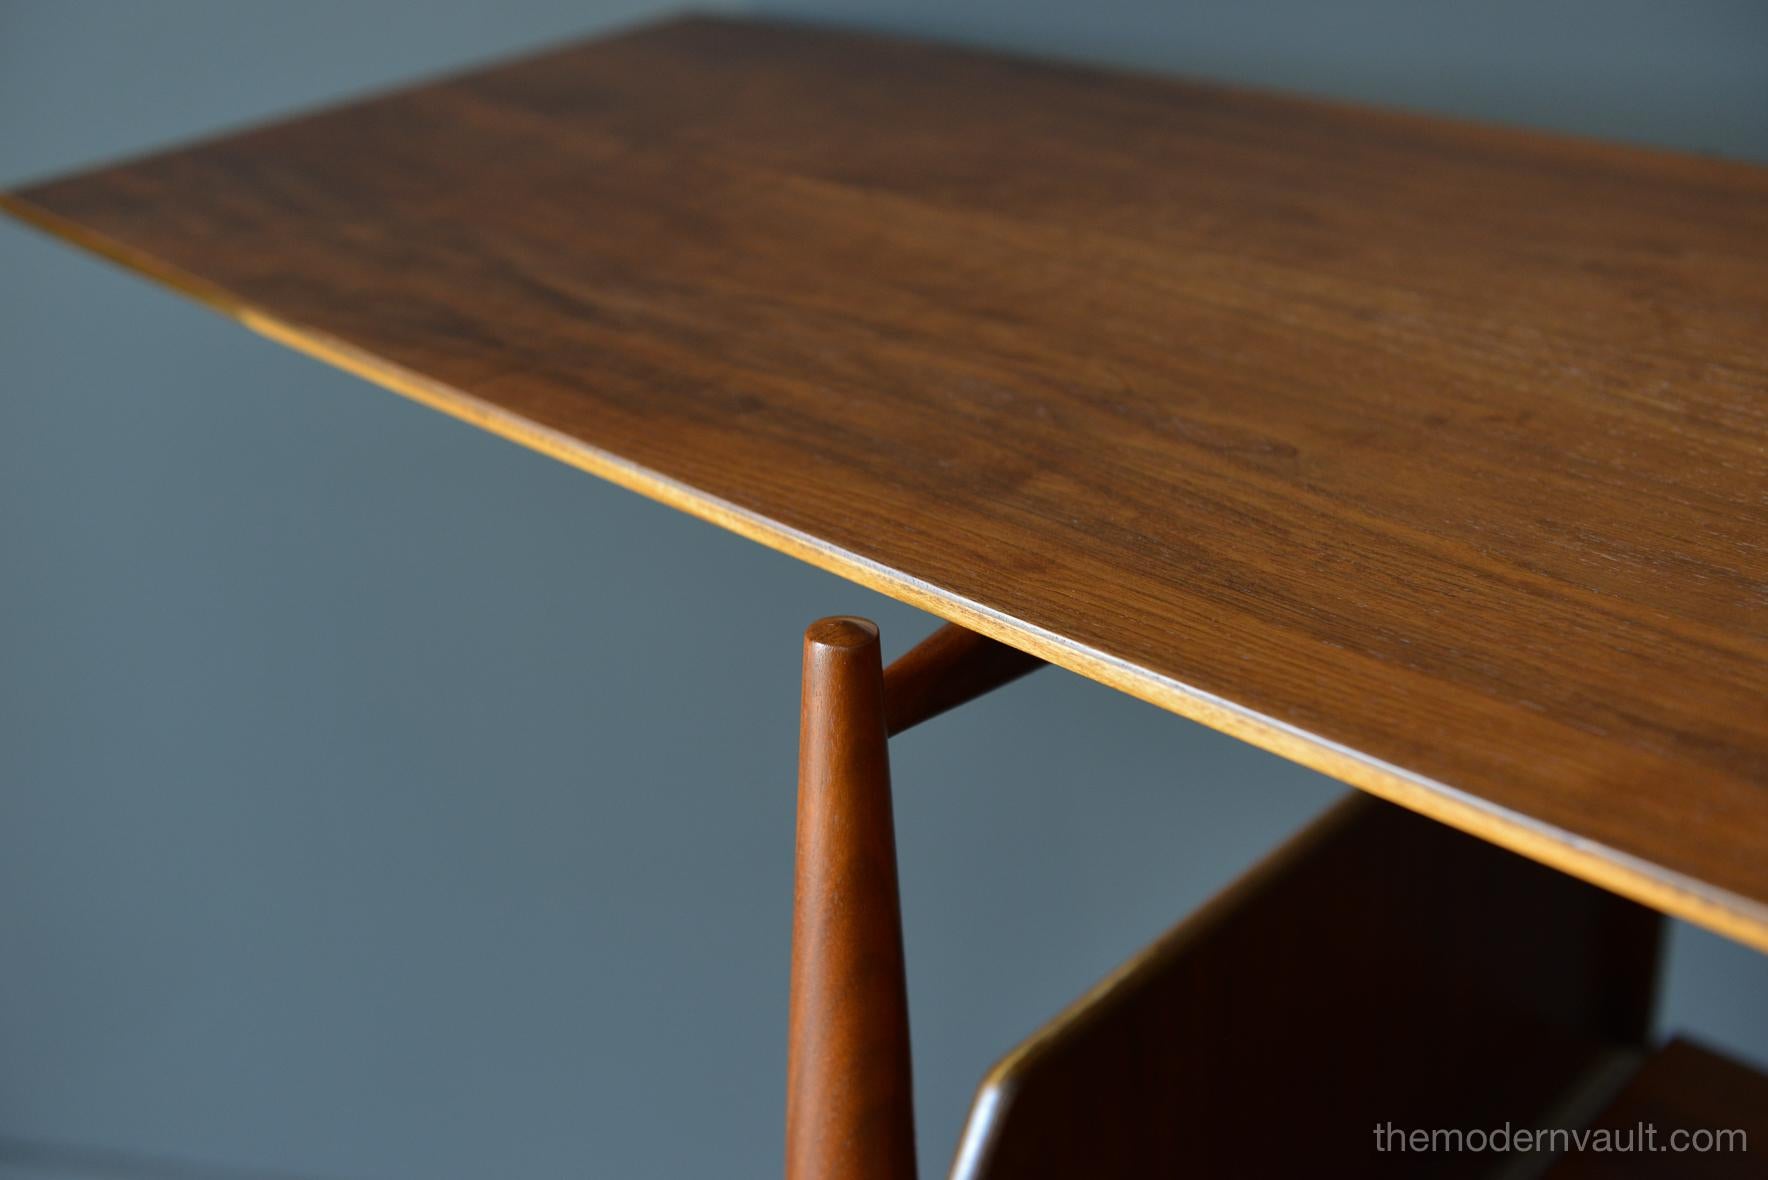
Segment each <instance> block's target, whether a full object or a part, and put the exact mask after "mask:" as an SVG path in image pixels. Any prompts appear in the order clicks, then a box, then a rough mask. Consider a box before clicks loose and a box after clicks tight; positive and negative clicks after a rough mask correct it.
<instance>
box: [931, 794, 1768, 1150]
mask: <svg viewBox="0 0 1768 1180" xmlns="http://www.w3.org/2000/svg"><path fill="white" fill-rule="evenodd" d="M1660 927H1661V919H1660V918H1659V916H1658V915H1657V914H1655V913H1653V912H1651V911H1649V910H1646V909H1644V908H1642V907H1640V906H1638V905H1635V904H1634V903H1632V902H1630V901H1626V900H1624V899H1622V898H1619V897H1616V896H1614V895H1612V894H1609V893H1606V892H1603V891H1602V890H1599V889H1596V888H1594V887H1592V886H1589V885H1586V884H1584V883H1583V882H1580V881H1577V880H1574V879H1572V878H1570V877H1566V876H1564V875H1562V874H1560V873H1557V872H1555V871H1553V870H1551V869H1547V868H1544V867H1542V866H1540V865H1536V864H1534V863H1532V862H1529V861H1525V860H1523V859H1521V858H1520V857H1517V856H1515V855H1513V854H1511V853H1509V852H1505V851H1503V850H1500V849H1497V848H1494V847H1492V846H1490V845H1487V844H1484V843H1482V842H1480V841H1478V840H1475V839H1473V838H1472V837H1469V836H1466V835H1463V834H1461V833H1459V832H1455V831H1452V830H1450V829H1448V828H1445V827H1443V826H1441V825H1439V824H1436V823H1434V822H1432V821H1429V820H1425V819H1421V818H1420V817H1418V816H1415V815H1412V814H1411V813H1408V812H1405V811H1402V810H1400V809H1398V808H1396V807H1393V806H1391V805H1389V804H1386V803H1381V802H1378V801H1376V800H1373V799H1368V798H1364V797H1357V798H1352V799H1347V800H1346V801H1345V802H1344V803H1343V804H1341V805H1340V806H1338V807H1337V808H1335V809H1334V810H1333V811H1331V812H1330V813H1328V814H1327V815H1326V816H1324V817H1323V818H1321V819H1320V820H1318V821H1317V822H1316V823H1314V824H1313V825H1312V826H1310V827H1309V828H1308V829H1306V830H1305V831H1304V832H1303V833H1302V834H1301V835H1299V836H1297V837H1296V838H1295V839H1293V840H1291V841H1290V842H1289V843H1287V844H1286V845H1285V846H1284V847H1282V848H1281V849H1280V850H1279V851H1277V852H1276V853H1274V854H1273V855H1272V856H1271V857H1269V858H1268V859H1267V860H1266V861H1265V862H1264V863H1263V864H1261V865H1260V866H1258V867H1257V868H1256V869H1254V870H1253V871H1252V872H1251V873H1249V874H1248V875H1247V876H1246V877H1245V878H1243V879H1242V880H1240V881H1239V882H1238V883H1236V884H1235V885H1234V886H1232V887H1231V888H1229V889H1228V890H1227V891H1225V892H1224V893H1223V894H1221V895H1220V896H1219V897H1217V898H1216V899H1215V900H1213V901H1212V902H1210V903H1209V904H1208V905H1206V906H1205V907H1204V908H1203V909H1202V910H1201V911H1199V912H1198V913H1197V914H1195V915H1194V916H1192V917H1191V918H1189V919H1187V920H1186V921H1184V922H1182V923H1181V924H1180V925H1179V926H1177V927H1176V928H1174V929H1173V930H1172V931H1171V932H1169V933H1168V934H1167V935H1166V936H1164V937H1163V938H1161V939H1160V940H1159V941H1158V942H1156V943H1155V944H1154V945H1153V946H1152V947H1150V948H1149V949H1148V950H1147V951H1145V952H1144V953H1143V954H1142V955H1140V956H1138V957H1137V958H1136V959H1134V960H1132V961H1131V962H1130V963H1128V964H1126V965H1125V966H1124V967H1123V968H1122V969H1120V970H1119V971H1118V972H1117V973H1115V974H1114V975H1112V976H1111V977H1110V978H1108V979H1107V980H1105V981H1104V982H1103V983H1101V984H1100V985H1099V986H1098V987H1097V988H1096V989H1094V991H1093V992H1091V993H1090V994H1088V995H1087V996H1085V997H1083V998H1082V999H1081V1000H1080V1001H1079V1002H1078V1003H1076V1004H1075V1005H1073V1006H1072V1007H1071V1008H1070V1009H1069V1010H1068V1011H1066V1012H1065V1013H1063V1014H1062V1015H1061V1016H1059V1017H1058V1018H1057V1019H1056V1020H1055V1021H1053V1022H1052V1023H1051V1024H1050V1025H1048V1026H1047V1027H1046V1028H1044V1029H1043V1030H1042V1031H1040V1032H1039V1033H1038V1034H1037V1035H1035V1036H1034V1037H1032V1038H1031V1039H1030V1040H1029V1041H1027V1042H1026V1043H1025V1044H1024V1045H1022V1046H1021V1047H1020V1048H1018V1049H1016V1050H1015V1051H1014V1052H1013V1053H1011V1054H1009V1055H1008V1057H1007V1058H1006V1059H1005V1060H1003V1061H1002V1062H1001V1063H1000V1064H999V1065H998V1066H997V1067H996V1068H995V1070H994V1071H993V1072H992V1073H991V1074H990V1075H989V1077H988V1078H987V1079H986V1080H985V1082H984V1083H983V1085H982V1087H981V1089H980V1091H979V1093H978V1095H977V1099H976V1102H975V1105H974V1107H973V1109H972V1112H971V1116H970V1121H969V1125H968V1127H967V1130H966V1133H965V1137H964V1140H963V1143H962V1145H961V1147H960V1150H959V1153H958V1158H957V1160H956V1163H955V1164H954V1167H953V1175H954V1177H960V1178H963V1180H972V1178H979V1177H991V1178H992V1177H1045V1176H1048V1177H1057V1176H1078V1175H1085V1176H1091V1177H1116V1176H1124V1177H1129V1176H1199V1177H1217V1176H1238V1175H1253V1176H1263V1175H1271V1176H1326V1175H1331V1176H1339V1175H1346V1176H1350V1175H1354V1176H1407V1177H1414V1176H1440V1177H1475V1176H1478V1177H1485V1176H1505V1177H1517V1176H1541V1175H1546V1174H1550V1175H1552V1176H1554V1177H1596V1176H1617V1177H1633V1176H1675V1177H1694V1176H1728V1177H1729V1176H1758V1177H1759V1176H1762V1175H1764V1174H1768V1169H1765V1168H1764V1166H1763V1164H1762V1158H1763V1157H1762V1154H1761V1153H1762V1152H1765V1151H1768V1128H1765V1127H1764V1123H1765V1122H1768V1079H1764V1078H1763V1077H1761V1076H1760V1075H1758V1074H1756V1073H1754V1072H1753V1071H1751V1070H1749V1069H1748V1068H1747V1067H1745V1066H1741V1065H1739V1064H1737V1063H1735V1062H1731V1061H1728V1060H1726V1059H1724V1058H1722V1057H1719V1056H1717V1055H1715V1054H1712V1053H1710V1052H1707V1051H1705V1050H1701V1049H1698V1048H1695V1047H1693V1046H1690V1045H1688V1044H1686V1043H1684V1042H1673V1043H1672V1044H1671V1045H1670V1046H1669V1047H1667V1048H1665V1049H1663V1050H1662V1051H1660V1052H1658V1053H1656V1054H1652V1053H1651V1052H1650V1051H1649V1049H1648V1046H1647V1043H1646V1042H1647V1037H1648V1035H1649V1028H1650V1017H1651V1008H1652V1002H1653V998H1654V993H1655V979H1656V974H1657V961H1658V944H1659V936H1660ZM1617 1094H1618V1097H1617ZM1641 1122H1643V1123H1645V1124H1646V1125H1647V1126H1652V1127H1655V1129H1656V1130H1655V1144H1656V1146H1657V1148H1658V1150H1656V1151H1651V1150H1647V1149H1646V1148H1647V1146H1649V1144H1650V1141H1647V1140H1645V1139H1643V1138H1642V1137H1641V1134H1640V1132H1639V1130H1638V1128H1637V1126H1636V1125H1637V1124H1639V1123H1641ZM1598 1129H1606V1130H1608V1131H1609V1132H1610V1134H1609V1135H1608V1136H1607V1137H1595V1138H1592V1137H1591V1136H1590V1135H1588V1134H1586V1135H1585V1136H1584V1137H1583V1138H1575V1137H1574V1132H1579V1131H1583V1132H1590V1131H1594V1130H1598ZM1628 1129H1632V1130H1633V1132H1634V1138H1633V1139H1632V1140H1629V1139H1627V1138H1626V1136H1625V1134H1624V1132H1625V1131H1626V1130H1628ZM1543 1131H1545V1132H1548V1133H1549V1134H1548V1136H1547V1137H1546V1138H1537V1136H1538V1135H1539V1133H1540V1132H1543ZM1678 1131H1680V1132H1683V1133H1684V1134H1686V1133H1689V1132H1697V1131H1698V1132H1705V1133H1709V1138H1708V1139H1706V1140H1694V1141H1690V1140H1688V1139H1686V1138H1679V1139H1676V1140H1675V1142H1674V1143H1673V1142H1672V1138H1673V1136H1675V1135H1676V1133H1677V1132H1678ZM1494 1132H1499V1133H1501V1135H1494ZM1731 1132H1741V1133H1742V1134H1743V1135H1744V1136H1746V1137H1747V1138H1746V1139H1745V1140H1743V1141H1741V1142H1740V1141H1739V1140H1737V1139H1731V1140H1728V1141H1727V1142H1726V1143H1724V1144H1721V1143H1720V1142H1718V1141H1716V1140H1715V1139H1713V1138H1712V1137H1711V1135H1712V1134H1716V1133H1731ZM1519 1133H1521V1135H1522V1136H1526V1138H1523V1139H1522V1140H1521V1141H1520V1142H1519ZM1617 1133H1621V1134H1620V1137H1619V1138H1616V1137H1615V1136H1616V1134H1617ZM1745 1144H1747V1148H1745V1147H1744V1145H1745ZM1598 1145H1606V1146H1608V1147H1609V1148H1611V1150H1607V1151H1598V1150H1595V1147H1596V1146H1598ZM1629 1145H1631V1147H1632V1150H1625V1151H1622V1150H1612V1149H1613V1148H1616V1147H1627V1146H1629ZM1702 1145H1705V1146H1708V1147H1711V1148H1713V1150H1707V1151H1698V1152H1697V1151H1677V1150H1675V1148H1676V1146H1683V1147H1690V1146H1696V1147H1698V1146H1702ZM1579 1146H1581V1147H1582V1148H1583V1150H1577V1149H1576V1148H1577V1147H1579ZM1727 1146H1728V1147H1729V1150H1726V1149H1724V1148H1725V1147H1727ZM1568 1149H1570V1150H1568ZM1752 1149H1753V1150H1752Z"/></svg>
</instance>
